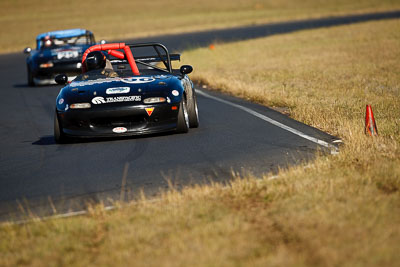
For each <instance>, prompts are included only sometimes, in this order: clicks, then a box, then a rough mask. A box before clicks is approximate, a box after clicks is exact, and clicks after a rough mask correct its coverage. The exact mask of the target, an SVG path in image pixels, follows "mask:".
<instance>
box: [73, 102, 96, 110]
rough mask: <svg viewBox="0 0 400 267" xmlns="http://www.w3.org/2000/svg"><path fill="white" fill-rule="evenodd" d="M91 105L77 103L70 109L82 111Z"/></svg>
mask: <svg viewBox="0 0 400 267" xmlns="http://www.w3.org/2000/svg"><path fill="white" fill-rule="evenodd" d="M90 107H91V105H90V103H75V104H71V105H70V106H69V108H71V109H81V108H90Z"/></svg>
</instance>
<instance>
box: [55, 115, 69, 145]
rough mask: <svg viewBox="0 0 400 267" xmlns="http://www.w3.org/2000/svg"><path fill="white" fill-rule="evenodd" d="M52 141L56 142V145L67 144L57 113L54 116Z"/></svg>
mask: <svg viewBox="0 0 400 267" xmlns="http://www.w3.org/2000/svg"><path fill="white" fill-rule="evenodd" d="M54 141H56V143H57V144H64V143H66V142H67V138H66V136H65V134H64V132H63V130H62V127H61V125H60V122H59V120H58V115H57V112H55V114H54Z"/></svg>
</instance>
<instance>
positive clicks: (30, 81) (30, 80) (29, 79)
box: [27, 66, 35, 86]
mask: <svg viewBox="0 0 400 267" xmlns="http://www.w3.org/2000/svg"><path fill="white" fill-rule="evenodd" d="M27 72H28V85H29V86H35V81H34V77H33V74H32V71H31V69H30V68H29V66H28V67H27Z"/></svg>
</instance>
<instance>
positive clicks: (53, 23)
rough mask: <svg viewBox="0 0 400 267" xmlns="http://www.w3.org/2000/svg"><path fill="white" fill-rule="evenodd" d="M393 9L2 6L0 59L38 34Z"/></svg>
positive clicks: (103, 34) (129, 34)
mask: <svg viewBox="0 0 400 267" xmlns="http://www.w3.org/2000/svg"><path fill="white" fill-rule="evenodd" d="M394 9H400V3H399V2H398V1H393V0H358V1H352V2H349V1H347V0H330V1H320V0H307V1H296V0H281V1H279V2H277V1H274V0H246V1H242V0H234V1H232V0H220V1H211V0H191V1H182V2H170V1H163V0H153V1H139V0H120V1H117V2H113V3H110V2H107V1H95V0H87V1H78V0H71V1H62V0H40V1H39V0H32V1H25V0H2V1H0V24H1V25H2V30H1V31H0V53H6V52H11V51H22V49H23V48H25V47H26V46H34V44H35V43H34V39H35V37H36V35H37V34H39V33H42V32H47V31H51V30H60V29H68V28H87V29H90V30H92V31H93V32H94V33H95V35H96V36H97V38H98V39H100V38H101V39H107V40H112V39H125V38H134V37H141V36H150V35H155V34H165V33H177V32H188V31H198V30H205V29H214V28H224V27H232V26H238V25H249V24H257V23H267V22H277V21H285V20H293V19H304V18H317V17H322V16H330V15H344V14H353V13H365V12H376V11H387V10H394Z"/></svg>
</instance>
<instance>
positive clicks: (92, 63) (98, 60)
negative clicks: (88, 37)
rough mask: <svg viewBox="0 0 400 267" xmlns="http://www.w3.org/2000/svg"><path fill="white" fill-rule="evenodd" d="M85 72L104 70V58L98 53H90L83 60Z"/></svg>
mask: <svg viewBox="0 0 400 267" xmlns="http://www.w3.org/2000/svg"><path fill="white" fill-rule="evenodd" d="M85 64H86V71H91V70H97V69H104V67H105V66H106V56H105V55H104V54H103V53H102V52H100V51H94V52H90V53H89V54H88V55H87V57H86V60H85Z"/></svg>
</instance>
